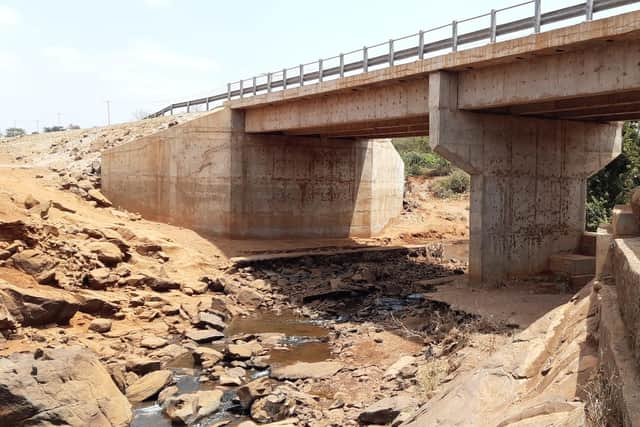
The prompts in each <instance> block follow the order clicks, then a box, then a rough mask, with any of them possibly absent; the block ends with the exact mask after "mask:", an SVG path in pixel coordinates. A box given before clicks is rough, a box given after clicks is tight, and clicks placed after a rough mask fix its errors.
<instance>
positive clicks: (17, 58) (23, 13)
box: [0, 0, 640, 132]
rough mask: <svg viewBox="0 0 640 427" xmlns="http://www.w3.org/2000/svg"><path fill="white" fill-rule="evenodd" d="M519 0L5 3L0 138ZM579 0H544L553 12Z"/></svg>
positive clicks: (141, 105)
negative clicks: (12, 130)
mask: <svg viewBox="0 0 640 427" xmlns="http://www.w3.org/2000/svg"><path fill="white" fill-rule="evenodd" d="M518 2H519V1H518V0H488V1H478V0H448V1H446V2H444V1H433V0H431V1H428V0H395V1H390V0H384V1H383V0H324V1H323V2H317V1H301V0H234V1H225V0H181V1H177V0H108V1H98V0H56V1H49V0H39V1H36V0H0V132H1V131H2V130H4V129H6V128H8V127H13V126H14V124H15V125H16V126H18V127H22V128H24V129H26V130H27V131H28V132H32V131H34V130H36V128H40V129H41V128H42V127H44V126H53V125H58V124H60V125H63V126H66V125H68V124H77V125H80V126H82V127H92V126H101V125H105V124H106V123H107V120H108V118H107V101H109V104H108V105H109V109H110V120H111V122H112V123H117V122H125V121H130V120H133V119H134V117H135V116H136V114H138V113H139V112H141V111H144V112H152V111H155V110H158V109H160V108H162V107H164V106H166V105H168V104H170V103H172V102H178V101H184V100H187V99H192V98H195V97H200V96H206V95H213V94H216V93H221V92H224V91H225V90H226V84H227V82H228V81H237V80H239V79H240V78H249V77H251V76H253V75H259V74H262V73H266V72H269V71H275V70H281V69H282V68H283V67H291V66H295V65H296V64H299V63H306V62H311V61H314V60H317V59H318V58H320V57H322V58H325V57H331V56H334V55H336V54H338V53H339V52H346V51H350V50H354V49H358V48H360V47H362V46H363V45H373V44H376V43H379V42H384V41H387V40H389V39H390V38H398V37H401V36H403V35H407V34H412V33H416V32H417V31H419V30H420V29H425V30H426V29H429V28H433V27H437V26H440V25H443V24H446V23H448V22H451V21H452V20H453V19H458V20H460V19H464V18H467V17H472V16H476V15H480V14H484V13H486V12H488V11H489V10H490V9H492V8H493V9H500V8H503V7H506V6H509V5H512V4H515V3H518ZM576 2H577V0H573V1H569V0H542V4H543V11H545V10H552V9H557V8H559V7H563V6H567V5H571V4H575V3H576ZM639 4H640V3H639ZM527 7H528V8H529V9H531V8H532V6H527ZM638 8H639V7H638V6H632V7H631V9H638ZM628 9H629V8H627V10H628ZM519 10H522V12H521V13H524V12H525V10H524V9H522V8H520V9H519ZM509 13H512V12H505V13H504V14H502V15H500V14H499V15H498V16H499V21H500V19H501V18H500V17H502V19H505V20H510V19H507V18H508V16H507V15H508V14H509ZM513 13H514V14H515V13H516V12H515V11H513ZM518 17H522V15H520V16H518ZM483 22H484V21H483ZM469 25H472V24H469Z"/></svg>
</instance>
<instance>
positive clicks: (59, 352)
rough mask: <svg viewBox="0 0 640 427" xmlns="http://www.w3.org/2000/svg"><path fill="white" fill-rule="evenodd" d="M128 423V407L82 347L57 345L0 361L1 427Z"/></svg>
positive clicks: (107, 426)
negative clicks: (2, 426) (56, 346)
mask: <svg viewBox="0 0 640 427" xmlns="http://www.w3.org/2000/svg"><path fill="white" fill-rule="evenodd" d="M80 397H81V398H80ZM131 419H132V412H131V405H130V404H129V402H128V401H127V399H126V398H125V397H124V395H123V394H122V393H121V392H120V390H118V387H117V386H116V385H115V383H114V382H113V380H112V379H111V376H110V375H109V372H108V371H107V369H106V368H105V367H104V366H103V365H102V364H101V363H100V362H99V361H98V359H97V358H96V356H95V355H94V354H93V353H91V352H90V351H89V350H87V349H84V348H82V347H58V348H54V349H46V350H38V351H36V352H35V353H14V354H12V355H11V356H10V357H8V358H3V359H0V424H1V425H4V426H15V427H19V426H36V425H38V426H53V425H60V426H72V427H76V426H77V427H86V426H92V427H103V426H104V427H124V426H128V425H129V423H130V421H131Z"/></svg>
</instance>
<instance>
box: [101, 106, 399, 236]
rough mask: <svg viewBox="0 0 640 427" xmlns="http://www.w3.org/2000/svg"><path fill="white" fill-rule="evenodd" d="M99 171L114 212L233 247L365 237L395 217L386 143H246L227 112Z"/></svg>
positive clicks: (235, 117)
mask: <svg viewBox="0 0 640 427" xmlns="http://www.w3.org/2000/svg"><path fill="white" fill-rule="evenodd" d="M102 171H103V173H102V176H103V182H102V189H103V192H104V193H105V194H106V195H107V197H109V198H110V199H111V200H112V201H113V202H114V203H115V204H116V205H120V206H123V207H125V208H127V209H129V210H132V211H137V212H140V213H142V214H143V215H145V216H146V217H148V218H151V219H156V220H159V221H164V222H168V223H173V224H179V225H183V226H186V227H190V228H192V229H195V230H199V231H202V232H205V233H211V234H217V235H227V236H231V237H263V238H283V237H347V236H370V235H372V234H375V233H377V232H379V231H380V230H381V229H382V228H383V227H384V226H385V225H386V223H387V222H388V221H389V220H390V219H391V218H393V217H395V216H396V215H398V214H399V213H400V210H401V208H402V194H403V176H404V169H403V165H402V160H401V159H400V157H399V155H398V154H397V152H396V151H395V149H394V148H393V146H392V145H391V143H390V142H389V141H368V140H361V139H339V140H338V139H330V138H325V137H299V136H280V135H250V134H247V133H245V132H244V117H243V114H242V112H237V111H236V112H234V111H231V110H229V109H221V110H218V111H215V112H213V113H211V114H208V115H205V116H203V117H201V118H198V119H195V120H193V121H190V122H187V123H184V124H181V125H178V126H174V127H171V128H169V129H167V130H165V131H162V132H159V133H157V134H155V135H151V136H148V137H144V138H141V139H139V140H136V141H134V142H132V143H129V144H126V145H123V146H121V147H118V148H115V149H112V150H107V151H105V152H104V153H103V165H102Z"/></svg>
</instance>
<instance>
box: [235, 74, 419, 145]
mask: <svg viewBox="0 0 640 427" xmlns="http://www.w3.org/2000/svg"><path fill="white" fill-rule="evenodd" d="M428 88H429V85H428V80H427V79H424V78H421V79H413V80H406V81H402V82H393V84H388V85H380V86H371V87H368V88H367V90H355V89H354V90H352V91H350V92H348V93H336V94H329V95H326V96H322V97H314V98H310V99H300V100H292V101H291V102H287V103H279V104H273V105H264V106H261V107H259V108H250V109H247V110H246V113H245V126H246V127H245V129H246V132H248V133H268V132H285V133H292V134H300V133H304V134H307V135H313V134H324V135H326V134H331V135H335V136H341V134H340V130H341V129H346V130H347V134H348V131H352V130H354V129H355V130H359V131H360V132H359V133H360V134H364V135H366V132H362V131H363V130H366V129H372V130H375V128H377V127H384V126H385V125H388V124H390V123H391V124H393V125H395V126H402V125H412V124H416V123H420V122H422V123H425V126H426V123H427V115H428V111H427V102H428ZM372 134H375V132H372Z"/></svg>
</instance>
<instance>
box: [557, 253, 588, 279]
mask: <svg viewBox="0 0 640 427" xmlns="http://www.w3.org/2000/svg"><path fill="white" fill-rule="evenodd" d="M549 270H551V271H553V272H554V273H562V274H566V275H568V276H579V275H587V274H591V275H592V276H593V275H594V274H595V273H596V257H595V256H590V255H578V254H556V255H552V256H551V257H550V258H549Z"/></svg>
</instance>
